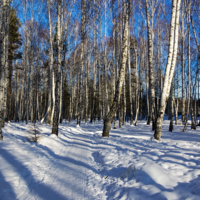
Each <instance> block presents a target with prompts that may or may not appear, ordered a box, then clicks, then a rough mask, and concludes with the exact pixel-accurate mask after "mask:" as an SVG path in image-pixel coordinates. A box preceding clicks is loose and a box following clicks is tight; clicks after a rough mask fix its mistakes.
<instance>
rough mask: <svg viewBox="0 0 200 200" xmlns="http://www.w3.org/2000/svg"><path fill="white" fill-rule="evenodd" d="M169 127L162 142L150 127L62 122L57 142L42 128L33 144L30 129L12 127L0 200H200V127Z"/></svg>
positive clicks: (0, 154) (0, 163)
mask: <svg viewBox="0 0 200 200" xmlns="http://www.w3.org/2000/svg"><path fill="white" fill-rule="evenodd" d="M168 125H169V121H164V124H163V134H162V140H161V141H155V140H153V139H152V136H153V132H152V131H151V126H147V125H146V123H145V121H141V122H139V124H138V125H137V126H136V127H135V126H129V125H126V126H124V127H122V128H120V129H116V130H111V133H110V137H109V138H101V134H102V127H103V123H102V122H97V123H95V124H90V123H88V124H87V125H85V124H81V127H76V122H75V121H74V122H72V123H63V124H62V125H60V126H59V127H60V128H59V137H58V138H57V137H55V136H51V135H50V133H51V127H50V126H49V125H47V124H44V125H38V130H39V131H40V136H41V137H40V138H39V142H38V143H34V142H29V140H28V139H27V137H29V135H30V134H29V130H30V129H31V128H30V125H26V124H25V123H14V122H13V123H11V124H6V126H5V128H4V129H3V135H4V140H3V141H0V200H14V199H20V200H22V199H28V200H31V199H45V200H62V199H69V200H71V199H75V200H77V199H80V200H83V199H92V200H93V199H131V200H133V199H137V200H139V199H140V200H150V199H152V200H156V199H158V200H162V199H169V200H175V199H176V200H180V199H184V200H185V199H188V200H189V199H192V200H194V199H196V200H199V199H200V128H199V127H197V130H196V131H194V130H191V129H190V127H188V128H187V130H186V132H184V133H183V132H182V129H183V126H182V125H178V126H174V131H173V132H172V133H171V132H168Z"/></svg>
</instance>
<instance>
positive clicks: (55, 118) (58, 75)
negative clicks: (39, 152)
mask: <svg viewBox="0 0 200 200" xmlns="http://www.w3.org/2000/svg"><path fill="white" fill-rule="evenodd" d="M61 6H62V1H61V0H58V11H57V49H58V60H57V66H58V67H57V69H56V87H55V111H54V116H53V127H52V133H51V134H56V135H58V124H59V121H58V120H59V104H60V102H59V101H60V91H59V90H60V82H61V81H60V80H61V64H62V63H61V61H62V54H61V47H62V46H61Z"/></svg>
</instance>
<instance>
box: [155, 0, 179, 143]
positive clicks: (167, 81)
mask: <svg viewBox="0 0 200 200" xmlns="http://www.w3.org/2000/svg"><path fill="white" fill-rule="evenodd" d="M180 2H181V0H174V1H173V5H172V15H171V30H170V40H169V51H168V58H167V66H166V70H165V78H164V85H163V90H162V95H161V104H160V109H159V113H158V118H157V124H156V129H155V133H154V138H155V139H156V140H160V138H161V133H162V123H163V117H164V114H165V107H166V102H167V100H168V97H169V90H170V87H171V81H172V78H173V74H174V68H175V64H176V57H177V47H178V28H179V13H180Z"/></svg>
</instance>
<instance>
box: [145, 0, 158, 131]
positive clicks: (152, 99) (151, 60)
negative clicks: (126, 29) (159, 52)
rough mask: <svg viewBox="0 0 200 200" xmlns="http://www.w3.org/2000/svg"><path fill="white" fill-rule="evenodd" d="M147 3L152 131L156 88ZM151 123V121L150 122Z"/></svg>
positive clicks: (154, 118)
mask: <svg viewBox="0 0 200 200" xmlns="http://www.w3.org/2000/svg"><path fill="white" fill-rule="evenodd" d="M145 2H146V15H147V29H148V31H147V35H148V47H149V48H148V59H149V90H150V106H149V112H150V113H151V114H150V115H149V117H150V119H151V118H152V130H155V126H156V124H155V123H156V117H155V88H154V75H153V73H154V72H153V42H152V35H151V32H152V30H151V28H150V15H149V2H148V0H145ZM150 121H151V120H150Z"/></svg>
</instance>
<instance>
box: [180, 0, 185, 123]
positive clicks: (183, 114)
mask: <svg viewBox="0 0 200 200" xmlns="http://www.w3.org/2000/svg"><path fill="white" fill-rule="evenodd" d="M184 8H185V0H183V4H182V26H181V27H182V55H181V56H182V59H181V61H182V123H183V122H185V57H184V49H185V30H184V29H185V28H184V24H185V23H184V16H185V12H184Z"/></svg>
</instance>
